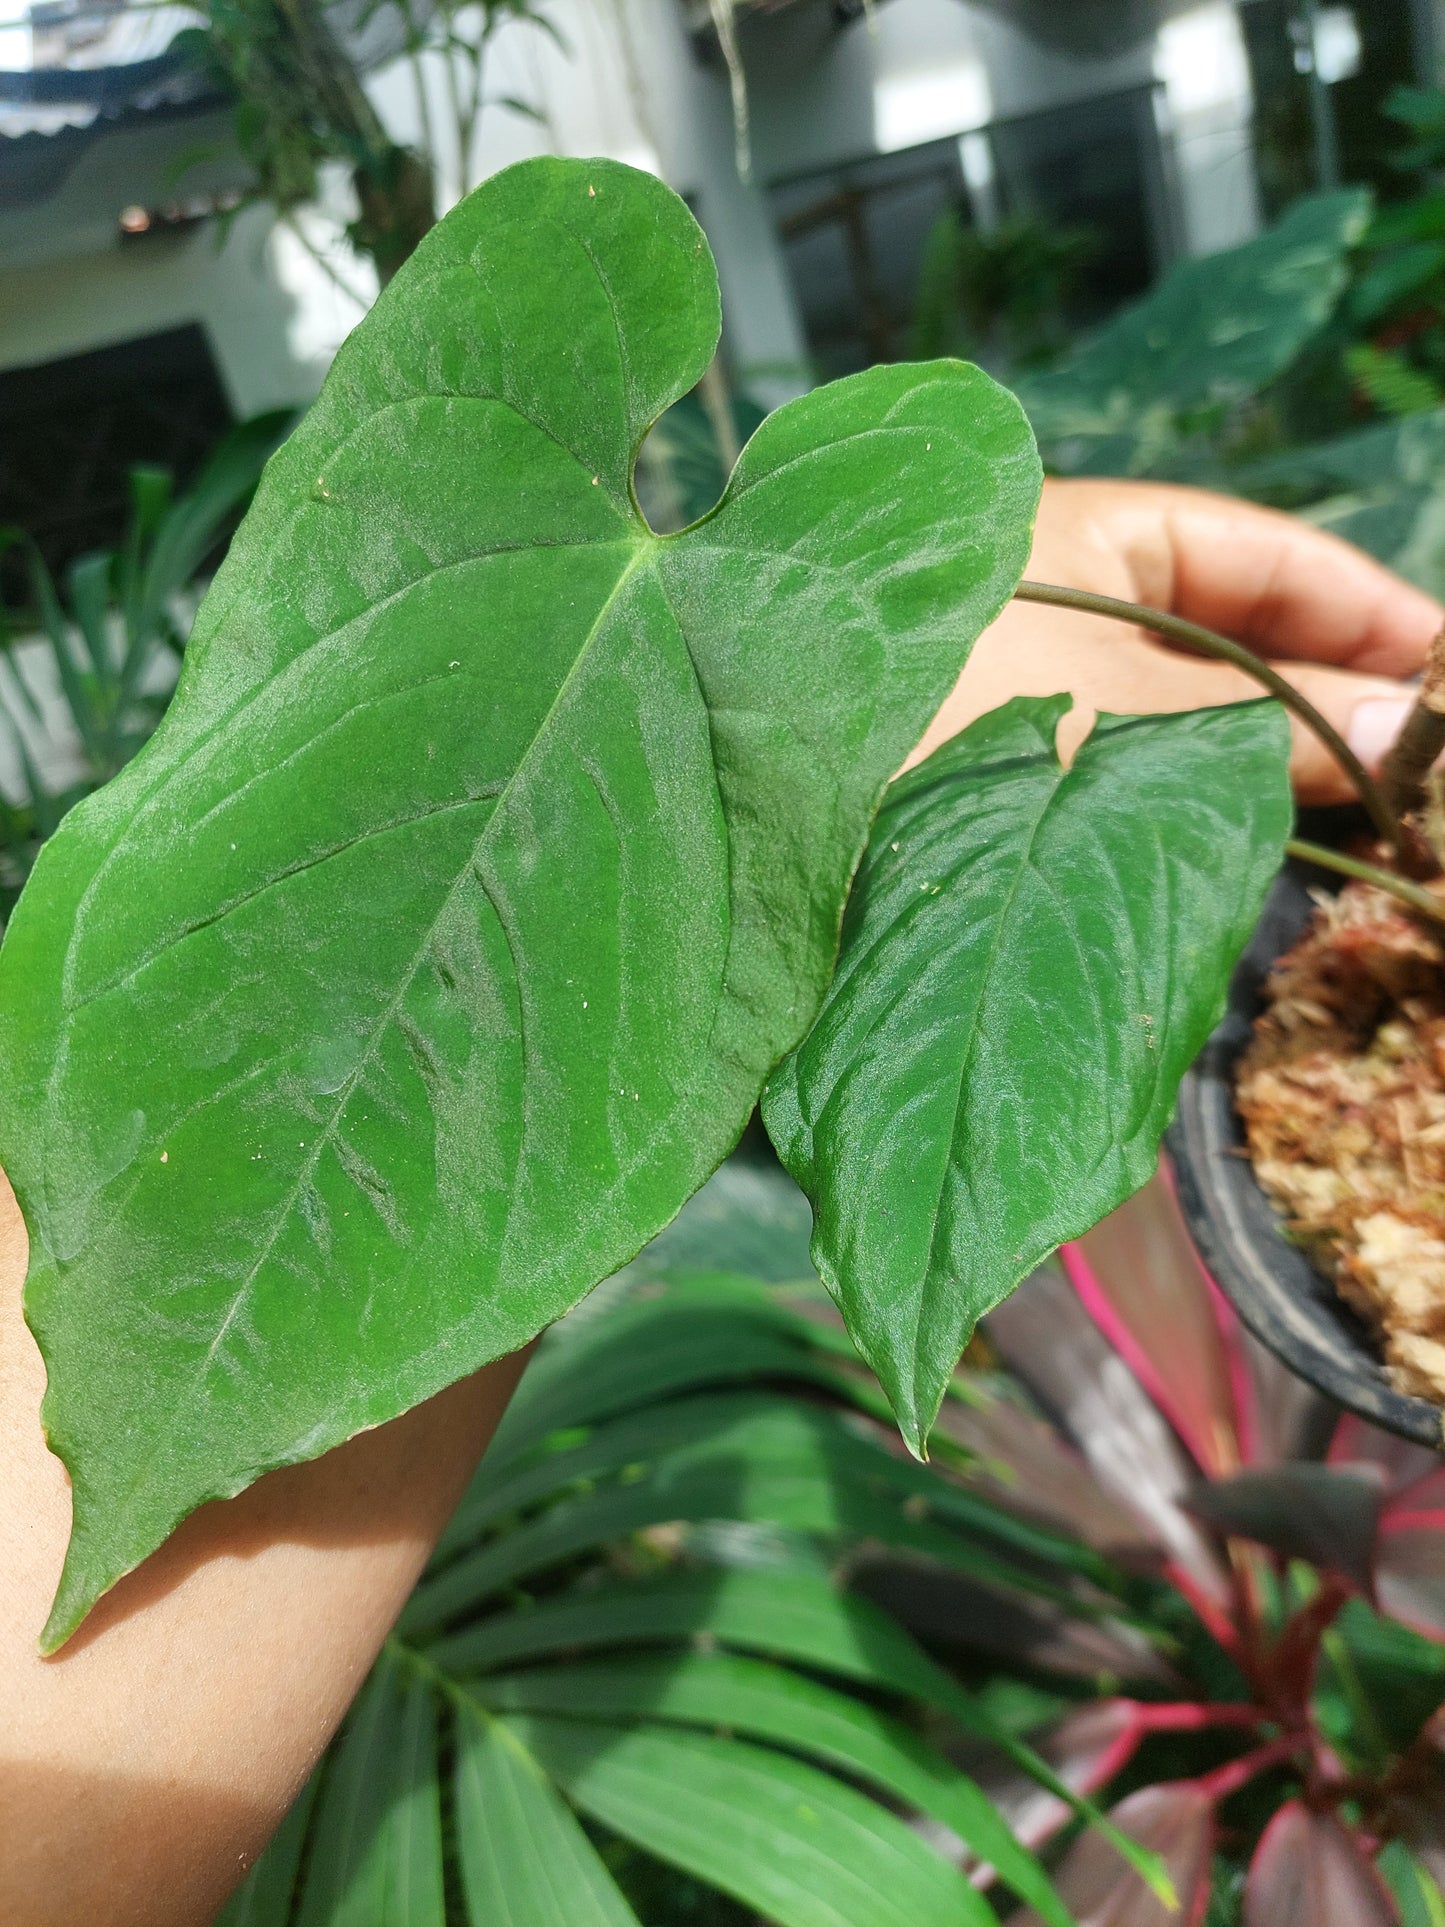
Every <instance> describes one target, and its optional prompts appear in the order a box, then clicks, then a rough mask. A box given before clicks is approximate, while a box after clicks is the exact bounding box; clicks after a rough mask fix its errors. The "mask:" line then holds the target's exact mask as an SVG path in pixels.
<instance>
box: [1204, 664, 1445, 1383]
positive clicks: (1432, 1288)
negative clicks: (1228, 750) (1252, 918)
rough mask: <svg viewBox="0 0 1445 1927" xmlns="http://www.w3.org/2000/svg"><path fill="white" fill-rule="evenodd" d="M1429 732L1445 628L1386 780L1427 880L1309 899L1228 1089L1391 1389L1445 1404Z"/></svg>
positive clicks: (1441, 1107) (1442, 1066)
mask: <svg viewBox="0 0 1445 1927" xmlns="http://www.w3.org/2000/svg"><path fill="white" fill-rule="evenodd" d="M1442 745H1445V638H1442V639H1439V640H1437V642H1436V644H1435V647H1434V649H1433V651H1432V655H1431V660H1430V663H1429V665H1428V667H1427V670H1426V674H1425V678H1424V680H1423V682H1422V685H1421V690H1420V695H1419V700H1418V701H1417V703H1416V706H1415V709H1414V711H1413V712H1412V715H1411V718H1410V722H1409V724H1408V725H1407V728H1406V730H1405V733H1404V734H1403V735H1402V737H1401V740H1400V744H1399V745H1398V746H1397V748H1396V750H1395V751H1394V752H1392V755H1391V758H1390V761H1389V762H1388V763H1387V765H1386V768H1385V770H1384V772H1383V777H1382V788H1383V790H1384V792H1385V795H1386V798H1387V800H1388V801H1389V802H1390V804H1391V806H1392V807H1393V808H1394V809H1395V811H1396V812H1397V814H1398V816H1399V817H1400V818H1401V819H1402V821H1403V823H1404V825H1405V828H1406V831H1407V849H1408V850H1409V851H1410V852H1411V853H1412V854H1413V856H1414V857H1415V859H1416V863H1415V867H1416V869H1417V870H1418V871H1419V872H1422V873H1426V874H1425V875H1424V880H1423V882H1419V883H1416V884H1415V885H1414V887H1413V888H1411V889H1410V890H1409V897H1410V898H1411V899H1412V900H1411V901H1406V900H1404V899H1403V896H1402V893H1401V892H1400V890H1399V880H1398V879H1387V878H1385V877H1381V879H1380V881H1379V882H1373V881H1365V880H1363V879H1362V878H1361V877H1358V876H1357V877H1355V878H1353V879H1352V880H1351V881H1349V882H1347V883H1346V884H1345V886H1344V888H1343V889H1342V890H1341V891H1340V892H1339V894H1338V895H1336V896H1329V897H1327V896H1324V895H1323V894H1321V895H1320V897H1319V898H1318V901H1317V905H1316V909H1315V912H1314V916H1313V917H1312V919H1311V921H1310V924H1309V926H1308V928H1307V929H1306V931H1305V933H1304V935H1303V936H1302V937H1301V938H1300V940H1299V941H1298V942H1297V943H1296V944H1295V945H1294V947H1293V948H1292V949H1291V950H1289V951H1287V952H1286V953H1285V954H1284V955H1283V956H1282V957H1281V958H1280V959H1279V961H1278V962H1277V963H1276V964H1275V966H1274V968H1273V970H1272V971H1271V972H1270V973H1269V976H1268V978H1267V980H1266V982H1265V985H1264V991H1263V999H1264V1009H1263V1011H1262V1012H1261V1014H1260V1016H1259V1017H1258V1018H1257V1019H1256V1022H1255V1027H1254V1039H1253V1042H1252V1043H1251V1045H1250V1047H1249V1049H1248V1050H1246V1051H1245V1052H1244V1053H1243V1054H1242V1056H1241V1058H1240V1060H1239V1065H1238V1069H1237V1072H1236V1083H1235V1097H1236V1102H1237V1104H1238V1107H1239V1111H1240V1115H1241V1117H1242V1118H1243V1120H1244V1124H1245V1129H1246V1135H1247V1139H1248V1145H1249V1154H1250V1157H1251V1160H1252V1162H1253V1165H1254V1171H1255V1175H1256V1177H1257V1178H1258V1179H1259V1182H1260V1184H1261V1185H1262V1186H1263V1188H1264V1190H1265V1191H1266V1193H1267V1194H1268V1195H1269V1197H1270V1198H1271V1200H1272V1201H1273V1202H1274V1204H1275V1205H1276V1206H1277V1207H1278V1208H1279V1210H1280V1211H1281V1212H1282V1213H1283V1214H1284V1216H1285V1218H1286V1220H1287V1222H1288V1224H1289V1226H1290V1229H1291V1232H1292V1233H1293V1235H1294V1236H1295V1237H1296V1238H1297V1239H1298V1240H1299V1241H1300V1242H1301V1244H1303V1245H1304V1247H1305V1248H1306V1250H1307V1251H1308V1253H1309V1255H1310V1256H1311V1257H1312V1258H1313V1259H1314V1261H1315V1262H1316V1263H1317V1264H1318V1265H1319V1266H1320V1267H1321V1269H1322V1270H1324V1271H1325V1272H1326V1273H1327V1274H1328V1275H1329V1276H1330V1277H1331V1278H1333V1280H1334V1281H1335V1284H1336V1286H1337V1288H1338V1290H1339V1292H1340V1294H1341V1296H1342V1297H1343V1298H1344V1299H1345V1300H1346V1302H1347V1303H1348V1304H1350V1305H1351V1306H1352V1307H1353V1308H1354V1310H1355V1311H1357V1312H1358V1313H1359V1314H1360V1315H1361V1316H1362V1317H1363V1318H1364V1319H1365V1321H1366V1322H1367V1324H1369V1325H1370V1326H1371V1328H1372V1329H1373V1330H1374V1331H1375V1332H1376V1333H1377V1334H1378V1336H1379V1339H1380V1342H1381V1346H1382V1349H1383V1352H1384V1357H1385V1361H1386V1365H1387V1367H1388V1370H1389V1374H1390V1377H1391V1379H1392V1380H1393V1382H1394V1383H1395V1385H1396V1387H1397V1389H1398V1390H1400V1391H1402V1392H1405V1393H1407V1394H1409V1395H1411V1396H1414V1397H1417V1398H1426V1399H1431V1400H1433V1401H1434V1402H1435V1403H1437V1404H1442V1405H1445V921H1442V919H1445V878H1442V876H1441V875H1440V870H1441V867H1442V859H1445V792H1442V787H1441V782H1440V779H1439V777H1438V776H1427V775H1426V772H1427V771H1429V770H1430V768H1431V765H1432V764H1433V763H1434V761H1435V758H1436V756H1437V755H1438V754H1439V752H1440V749H1441V747H1442ZM1339 867H1344V865H1343V864H1340V865H1339Z"/></svg>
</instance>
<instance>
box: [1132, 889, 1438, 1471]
mask: <svg viewBox="0 0 1445 1927" xmlns="http://www.w3.org/2000/svg"><path fill="white" fill-rule="evenodd" d="M1337 882H1338V879H1337V878H1327V877H1326V875H1325V873H1324V872H1322V871H1319V870H1314V869H1310V868H1308V867H1306V866H1305V865H1303V864H1299V863H1294V862H1291V863H1290V864H1288V865H1287V866H1286V868H1285V869H1284V870H1283V871H1282V872H1281V874H1280V876H1279V878H1278V879H1277V881H1276V882H1275V885H1274V888H1273V889H1272V890H1271V892H1270V895H1269V898H1268V900H1267V901H1266V903H1265V907H1264V914H1263V915H1262V916H1261V918H1260V921H1259V925H1258V928H1257V929H1256V930H1255V933H1254V936H1253V938H1252V939H1251V941H1250V945H1249V948H1248V949H1247V950H1246V951H1245V953H1244V955H1243V957H1241V958H1240V961H1239V965H1238V968H1237V969H1236V971H1235V973H1234V980H1233V983H1232V984H1231V986H1230V994H1229V1007H1228V1009H1227V1011H1226V1013H1225V1016H1224V1021H1223V1022H1222V1023H1221V1024H1220V1026H1219V1028H1218V1029H1217V1030H1216V1031H1215V1032H1214V1034H1213V1036H1212V1037H1211V1038H1210V1040H1209V1042H1208V1043H1207V1044H1206V1045H1205V1047H1204V1050H1203V1051H1202V1053H1201V1054H1200V1056H1199V1058H1198V1060H1197V1062H1196V1063H1195V1065H1194V1067H1193V1068H1192V1069H1191V1070H1190V1072H1189V1074H1188V1075H1187V1076H1186V1078H1185V1079H1184V1082H1183V1084H1182V1085H1181V1087H1180V1091H1179V1114H1178V1116H1177V1118H1176V1120H1175V1122H1174V1124H1173V1126H1172V1127H1171V1129H1170V1132H1169V1137H1168V1147H1169V1152H1170V1155H1171V1157H1172V1159H1173V1161H1174V1170H1175V1176H1176V1178H1177V1180H1178V1186H1179V1201H1180V1204H1181V1205H1182V1206H1183V1209H1184V1216H1185V1219H1186V1221H1187V1223H1188V1225H1189V1230H1190V1233H1191V1235H1192V1236H1193V1239H1194V1242H1195V1244H1196V1246H1197V1247H1198V1250H1199V1255H1200V1257H1201V1258H1202V1259H1203V1260H1204V1263H1205V1265H1206V1266H1207V1267H1208V1269H1209V1271H1210V1272H1211V1273H1212V1274H1213V1276H1214V1277H1215V1279H1216V1280H1217V1281H1218V1283H1219V1285H1220V1287H1221V1288H1222V1290H1223V1291H1224V1293H1225V1295H1226V1297H1227V1298H1228V1299H1229V1301H1230V1303H1231V1304H1232V1305H1233V1306H1234V1308H1235V1310H1236V1311H1237V1312H1238V1313H1239V1315H1240V1317H1241V1318H1242V1319H1243V1320H1244V1322H1245V1324H1246V1325H1247V1326H1248V1327H1249V1329H1250V1330H1251V1331H1252V1332H1253V1333H1254V1335H1255V1337H1256V1338H1258V1339H1260V1340H1261V1341H1262V1342H1263V1343H1264V1344H1266V1345H1267V1346H1268V1347H1269V1349H1270V1350H1271V1351H1272V1352H1273V1353H1274V1354H1275V1356H1276V1357H1278V1358H1280V1359H1282V1360H1283V1362H1284V1363H1285V1364H1286V1365H1287V1366H1288V1367H1289V1368H1290V1370H1291V1371H1293V1372H1296V1373H1298V1375H1299V1376H1300V1377H1301V1378H1304V1379H1307V1380H1308V1381H1309V1383H1310V1384H1312V1385H1314V1386H1317V1387H1318V1388H1319V1390H1320V1391H1322V1392H1326V1393H1328V1395H1329V1396H1330V1397H1331V1398H1333V1399H1335V1400H1336V1401H1337V1402H1338V1403H1339V1404H1341V1405H1343V1406H1345V1407H1347V1408H1348V1409H1349V1410H1350V1411H1352V1412H1358V1413H1359V1414H1360V1416H1361V1417H1362V1418H1367V1419H1369V1420H1371V1421H1372V1422H1373V1423H1374V1424H1376V1425H1381V1426H1384V1427H1385V1429H1386V1430H1387V1431H1390V1432H1397V1433H1398V1434H1399V1435H1400V1437H1401V1438H1407V1439H1413V1440H1415V1441H1416V1443H1417V1444H1420V1445H1433V1446H1435V1447H1436V1448H1437V1449H1438V1448H1439V1447H1440V1446H1441V1444H1442V1442H1445V1429H1442V1417H1445V1414H1442V1412H1441V1408H1440V1407H1439V1406H1437V1405H1432V1404H1431V1403H1430V1402H1429V1401H1428V1400H1426V1399H1422V1398H1407V1397H1406V1396H1405V1395H1404V1393H1402V1392H1397V1391H1396V1390H1395V1388H1394V1386H1393V1385H1391V1383H1390V1381H1389V1379H1388V1378H1387V1377H1386V1375H1385V1369H1384V1366H1383V1365H1382V1363H1381V1362H1380V1357H1379V1353H1378V1351H1377V1349H1376V1346H1375V1343H1374V1341H1373V1339H1372V1337H1371V1335H1370V1333H1369V1332H1368V1330H1367V1329H1366V1327H1365V1326H1364V1325H1363V1324H1362V1322H1361V1321H1360V1320H1359V1319H1358V1318H1356V1316H1355V1315H1354V1313H1353V1312H1352V1311H1351V1310H1350V1309H1349V1307H1348V1306H1347V1305H1346V1304H1345V1303H1344V1302H1343V1301H1342V1300H1341V1298H1340V1297H1339V1295H1338V1294H1337V1292H1336V1291H1335V1288H1334V1286H1333V1285H1332V1284H1331V1282H1330V1280H1329V1279H1328V1278H1326V1277H1325V1276H1324V1275H1323V1274H1322V1273H1321V1272H1319V1271H1317V1270H1316V1269H1315V1267H1314V1265H1312V1264H1311V1263H1310V1261H1309V1259H1308V1258H1307V1257H1306V1256H1305V1254H1304V1253H1303V1252H1302V1251H1301V1250H1299V1248H1298V1247H1297V1246H1296V1245H1293V1244H1291V1243H1290V1241H1289V1240H1288V1239H1287V1238H1286V1236H1285V1235H1284V1229H1283V1225H1282V1222H1281V1219H1280V1217H1279V1214H1278V1213H1277V1212H1276V1210H1275V1208H1274V1206H1273V1205H1272V1204H1271V1203H1270V1201H1269V1199H1268V1198H1267V1197H1266V1196H1265V1194H1264V1192H1263V1191H1262V1190H1261V1189H1260V1186H1259V1184H1258V1182H1257V1180H1256V1178H1255V1175H1254V1167H1253V1166H1252V1165H1251V1163H1250V1161H1249V1158H1248V1157H1247V1155H1245V1148H1244V1126H1243V1123H1242V1122H1241V1120H1240V1117H1239V1115H1238V1113H1237V1112H1236V1110H1235V1108H1234V1090H1233V1083H1234V1079H1233V1072H1234V1063H1235V1059H1236V1058H1237V1057H1238V1056H1239V1053H1240V1051H1241V1050H1242V1049H1243V1048H1244V1046H1245V1045H1246V1044H1247V1043H1248V1042H1249V1038H1250V1032H1251V1025H1252V1024H1253V1021H1254V1018H1255V1016H1256V1015H1257V1014H1258V1011H1259V1007H1260V986H1261V984H1262V983H1263V980H1264V977H1265V974H1266V972H1267V971H1268V970H1269V968H1270V965H1271V964H1272V963H1273V962H1274V960H1275V958H1276V957H1278V956H1280V955H1281V954H1282V953H1283V952H1284V951H1285V950H1287V949H1288V948H1289V947H1290V945H1291V944H1292V943H1293V942H1294V941H1295V939H1296V937H1298V936H1299V934H1300V932H1301V931H1302V930H1303V928H1304V925H1305V923H1306V921H1307V919H1308V917H1309V914H1310V910H1311V908H1312V905H1311V902H1310V898H1309V895H1308V886H1309V885H1315V886H1319V885H1320V884H1322V883H1323V884H1325V885H1326V887H1333V885H1334V884H1335V883H1337Z"/></svg>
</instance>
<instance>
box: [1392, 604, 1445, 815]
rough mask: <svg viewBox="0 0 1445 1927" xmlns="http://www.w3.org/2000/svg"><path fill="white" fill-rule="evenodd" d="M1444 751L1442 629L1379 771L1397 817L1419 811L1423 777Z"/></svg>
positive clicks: (1444, 637)
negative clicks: (1412, 704)
mask: <svg viewBox="0 0 1445 1927" xmlns="http://www.w3.org/2000/svg"><path fill="white" fill-rule="evenodd" d="M1442 750H1445V629H1442V630H1441V631H1440V633H1439V635H1438V636H1436V638H1435V640H1434V641H1433V642H1432V643H1431V644H1430V653H1429V655H1428V656H1427V657H1426V658H1425V668H1424V672H1423V674H1422V675H1421V678H1420V692H1419V694H1418V695H1417V696H1416V698H1415V706H1414V708H1413V709H1412V710H1411V711H1410V713H1409V715H1408V716H1407V717H1406V718H1405V726H1404V728H1403V729H1402V730H1401V731H1400V734H1399V736H1398V737H1397V738H1396V740H1395V745H1394V747H1393V749H1391V751H1390V753H1389V755H1388V756H1387V757H1386V758H1385V761H1384V764H1383V766H1382V768H1381V770H1380V781H1381V784H1382V786H1383V788H1384V791H1385V795H1386V797H1387V799H1388V801H1389V803H1390V806H1391V808H1392V809H1394V810H1395V811H1396V812H1397V813H1398V814H1399V815H1401V816H1404V815H1405V813H1406V812H1407V811H1409V810H1417V809H1419V807H1420V805H1421V803H1423V802H1424V800H1425V778H1426V777H1427V776H1428V775H1429V774H1430V771H1431V769H1432V768H1433V767H1434V763H1435V759H1436V758H1437V757H1438V756H1439V754H1440V752H1441V751H1442Z"/></svg>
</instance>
